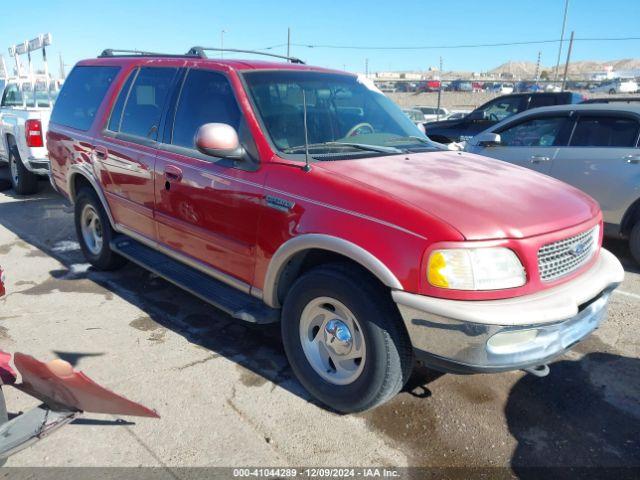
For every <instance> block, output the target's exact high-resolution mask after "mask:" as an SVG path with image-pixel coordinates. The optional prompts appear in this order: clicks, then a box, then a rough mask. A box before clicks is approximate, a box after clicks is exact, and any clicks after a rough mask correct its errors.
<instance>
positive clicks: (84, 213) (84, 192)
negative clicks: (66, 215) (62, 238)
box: [74, 187, 127, 270]
mask: <svg viewBox="0 0 640 480" xmlns="http://www.w3.org/2000/svg"><path fill="white" fill-rule="evenodd" d="M74 217H75V224H76V235H77V236H78V243H80V248H81V249H82V253H84V256H85V258H86V259H87V260H88V261H89V263H91V265H93V266H94V267H96V268H97V269H99V270H116V269H118V268H120V267H122V266H123V265H124V264H125V263H126V262H127V261H126V259H124V258H123V257H121V256H120V255H118V254H117V253H115V252H114V251H113V250H111V246H110V243H111V240H113V237H114V236H115V232H114V231H113V228H112V227H111V223H110V222H109V217H108V216H107V213H106V212H105V211H104V208H103V207H102V203H101V202H100V199H99V198H98V196H97V195H96V193H95V192H94V191H93V189H92V188H89V187H85V188H83V189H81V190H80V192H79V193H78V195H77V197H76V202H75V208H74Z"/></svg>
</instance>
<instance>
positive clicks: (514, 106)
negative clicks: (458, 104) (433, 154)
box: [424, 92, 584, 143]
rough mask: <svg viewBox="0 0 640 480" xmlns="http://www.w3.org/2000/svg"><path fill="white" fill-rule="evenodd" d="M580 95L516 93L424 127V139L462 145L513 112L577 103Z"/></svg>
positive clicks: (580, 99) (566, 93)
mask: <svg viewBox="0 0 640 480" xmlns="http://www.w3.org/2000/svg"><path fill="white" fill-rule="evenodd" d="M583 99H584V97H583V96H581V95H578V94H575V93H571V92H562V93H516V94H512V95H505V96H502V97H498V98H495V99H493V100H490V101H488V102H487V103H485V104H483V105H481V106H480V107H478V108H476V109H475V110H474V111H472V112H471V113H470V114H469V115H467V116H465V117H464V118H462V119H459V120H445V121H443V122H431V123H426V124H425V125H424V127H425V131H426V133H427V136H428V137H429V138H430V139H431V140H433V141H435V142H438V143H451V142H463V141H466V140H469V139H470V138H471V137H473V136H474V135H476V134H478V133H480V132H482V131H483V130H486V129H487V128H488V127H490V126H492V125H495V124H496V123H498V122H500V121H502V120H504V119H505V118H507V117H510V116H512V115H515V114H516V113H520V112H523V111H525V110H529V109H531V108H537V107H542V106H547V105H558V104H564V103H578V102H581V101H582V100H583Z"/></svg>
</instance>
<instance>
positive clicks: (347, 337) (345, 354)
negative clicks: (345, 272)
mask: <svg viewBox="0 0 640 480" xmlns="http://www.w3.org/2000/svg"><path fill="white" fill-rule="evenodd" d="M300 342H301V344H302V350H303V351H304V354H305V356H306V358H307V360H308V362H309V364H310V365H311V367H312V368H313V369H314V370H315V372H316V373H317V374H318V375H320V376H321V377H322V378H323V379H325V380H326V381H328V382H330V383H333V384H335V385H348V384H350V383H353V382H355V381H356V380H357V379H358V377H359V376H360V374H361V373H362V370H363V368H364V364H365V360H366V353H367V352H366V344H365V341H364V334H363V333H362V328H361V327H360V324H359V323H358V320H357V319H356V317H355V315H353V313H351V310H349V309H348V308H347V307H346V306H345V305H344V304H342V303H341V302H339V301H337V300H336V299H334V298H330V297H318V298H315V299H313V300H312V301H311V302H309V303H308V304H307V306H306V307H305V308H304V310H303V311H302V316H301V318H300Z"/></svg>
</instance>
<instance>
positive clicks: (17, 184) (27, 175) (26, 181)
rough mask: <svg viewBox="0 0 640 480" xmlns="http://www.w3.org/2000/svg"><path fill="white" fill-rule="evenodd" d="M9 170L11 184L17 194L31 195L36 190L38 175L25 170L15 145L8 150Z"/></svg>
mask: <svg viewBox="0 0 640 480" xmlns="http://www.w3.org/2000/svg"><path fill="white" fill-rule="evenodd" d="M9 171H10V172H11V186H13V190H14V191H15V192H16V193H17V194H18V195H31V194H33V193H36V192H37V191H38V176H37V175H36V174H35V173H33V172H30V171H29V170H27V167H25V166H24V163H22V159H21V158H20V154H19V153H18V149H17V148H16V147H12V148H11V151H10V152H9Z"/></svg>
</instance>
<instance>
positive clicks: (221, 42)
mask: <svg viewBox="0 0 640 480" xmlns="http://www.w3.org/2000/svg"><path fill="white" fill-rule="evenodd" d="M225 33H227V31H226V30H220V58H224V34H225Z"/></svg>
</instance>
